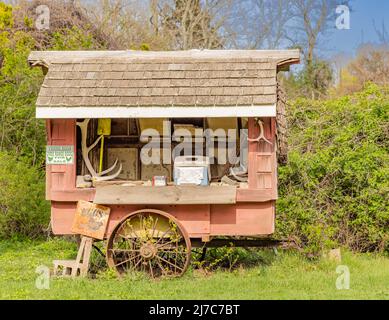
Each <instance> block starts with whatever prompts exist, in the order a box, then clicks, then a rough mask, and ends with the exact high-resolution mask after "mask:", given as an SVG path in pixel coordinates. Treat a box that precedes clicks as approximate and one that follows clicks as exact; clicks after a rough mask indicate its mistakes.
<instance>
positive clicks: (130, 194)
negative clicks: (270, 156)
mask: <svg viewBox="0 0 389 320" xmlns="http://www.w3.org/2000/svg"><path fill="white" fill-rule="evenodd" d="M94 203H96V204H105V205H113V204H140V205H144V204H145V205H149V204H153V205H159V204H169V205H170V204H172V205H174V204H235V203H236V187H232V186H208V187H205V186H166V187H146V186H141V187H136V186H131V187H126V186H118V185H107V186H97V187H96V196H95V199H94Z"/></svg>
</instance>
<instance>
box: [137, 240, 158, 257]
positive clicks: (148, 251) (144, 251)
mask: <svg viewBox="0 0 389 320" xmlns="http://www.w3.org/2000/svg"><path fill="white" fill-rule="evenodd" d="M156 254H157V248H156V246H154V245H153V244H152V243H145V244H144V245H142V246H141V247H140V255H141V256H142V257H143V258H145V259H152V258H154V257H155V255H156Z"/></svg>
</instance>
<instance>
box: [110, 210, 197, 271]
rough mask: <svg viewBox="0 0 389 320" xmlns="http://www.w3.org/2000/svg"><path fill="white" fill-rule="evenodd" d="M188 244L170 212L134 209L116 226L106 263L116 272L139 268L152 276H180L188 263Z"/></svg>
mask: <svg viewBox="0 0 389 320" xmlns="http://www.w3.org/2000/svg"><path fill="white" fill-rule="evenodd" d="M190 257H191V243H190V239H189V236H188V234H187V232H186V231H185V229H184V228H183V227H182V225H181V223H180V222H179V221H178V220H177V219H176V218H174V217H173V216H172V215H170V214H168V213H166V212H163V211H159V210H152V209H145V210H139V211H135V212H133V213H131V214H129V215H127V216H126V217H125V218H123V220H122V221H121V222H120V223H119V224H118V225H117V226H116V228H115V229H114V230H113V232H112V234H111V235H110V237H109V240H108V245H107V262H108V265H109V266H110V267H112V268H115V269H116V270H117V272H118V273H119V274H124V273H126V272H127V271H141V272H144V273H146V274H148V275H150V276H151V277H152V278H156V277H160V276H181V275H183V274H184V273H185V271H186V269H187V268H188V266H189V263H190Z"/></svg>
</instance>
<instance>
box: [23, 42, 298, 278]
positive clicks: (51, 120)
mask: <svg viewBox="0 0 389 320" xmlns="http://www.w3.org/2000/svg"><path fill="white" fill-rule="evenodd" d="M29 62H30V64H31V65H32V66H39V67H42V69H43V72H44V73H45V79H44V82H43V85H42V88H41V91H40V93H39V97H38V100H37V109H36V116H37V118H41V119H46V130H47V144H48V147H47V148H48V154H47V157H48V160H47V167H46V171H47V193H46V198H47V200H49V201H51V225H52V230H53V232H54V234H56V235H69V234H72V224H73V220H74V216H75V212H76V207H77V204H78V202H79V201H87V202H90V203H94V204H98V205H103V206H105V207H108V208H110V215H109V220H108V225H107V228H106V231H105V235H104V239H106V240H107V243H108V246H107V261H108V263H109V265H110V266H111V267H114V268H116V269H117V271H118V272H120V273H121V272H125V271H127V270H129V269H136V270H142V271H145V272H147V273H150V274H151V275H152V276H155V275H161V274H173V275H180V274H182V273H184V272H185V270H186V269H187V267H188V265H189V261H190V253H191V247H192V245H193V246H195V245H203V244H211V243H212V242H213V241H217V239H219V240H220V239H227V240H228V241H234V240H237V239H239V240H242V239H246V238H247V239H262V238H268V237H269V236H271V235H272V234H273V232H274V225H275V203H276V200H277V154H276V152H277V143H276V133H277V123H276V116H277V103H278V95H277V73H278V72H279V71H285V70H288V68H289V66H290V65H291V64H294V63H298V62H299V52H298V51H297V50H277V51H255V50H250V51H242V50H228V51H213V50H212V51H207V50H205V51H198V50H192V51H180V52H135V51H111V52H104V51H89V52H76V51H75V52H55V51H52V52H32V53H31V55H30V57H29ZM225 133H227V134H225ZM146 147H148V149H147V148H146ZM145 148H146V149H145ZM145 150H146V151H145ZM188 150H189V151H188ZM153 152H154V153H153ZM150 153H151V154H152V155H153V156H152V157H151V156H150ZM188 153H189V154H188ZM185 157H186V158H185ZM150 158H152V160H151V161H148V160H150ZM183 158H184V160H185V159H186V160H188V158H189V160H188V164H187V165H186V163H185V161H184V162H183V164H184V165H183V166H179V165H178V160H177V159H180V161H181V160H182V159H183ZM226 158H227V160H226ZM155 159H157V160H161V161H153V160H155ZM231 159H232V160H231ZM56 161H57V162H56Z"/></svg>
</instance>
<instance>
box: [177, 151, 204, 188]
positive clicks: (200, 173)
mask: <svg viewBox="0 0 389 320" xmlns="http://www.w3.org/2000/svg"><path fill="white" fill-rule="evenodd" d="M173 178H174V184H175V185H178V186H180V185H198V186H199V185H200V186H208V185H209V182H210V181H211V168H210V165H209V158H208V157H203V156H180V157H177V158H176V159H175V160H174V170H173Z"/></svg>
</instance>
